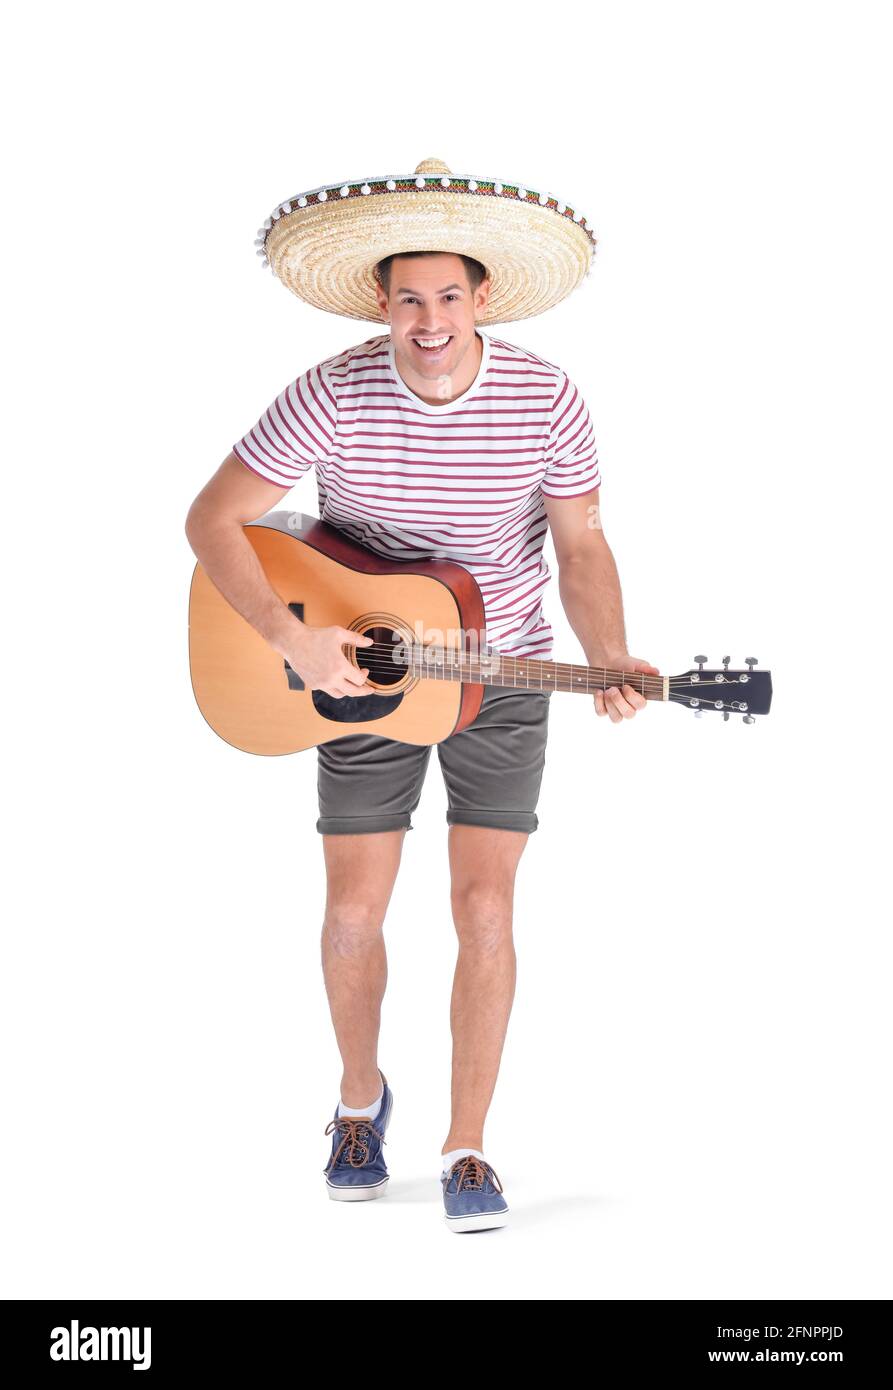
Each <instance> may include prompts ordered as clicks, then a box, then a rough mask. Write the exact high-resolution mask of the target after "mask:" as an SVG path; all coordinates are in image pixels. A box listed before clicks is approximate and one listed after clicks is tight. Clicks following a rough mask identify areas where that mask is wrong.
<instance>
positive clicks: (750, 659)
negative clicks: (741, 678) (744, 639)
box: [744, 656, 758, 671]
mask: <svg viewBox="0 0 893 1390" xmlns="http://www.w3.org/2000/svg"><path fill="white" fill-rule="evenodd" d="M757 661H758V658H757V657H755V656H746V657H745V658H744V664H745V666H749V667H750V669H751V671H752V670H753V668H754V667H755V666H756V664H757Z"/></svg>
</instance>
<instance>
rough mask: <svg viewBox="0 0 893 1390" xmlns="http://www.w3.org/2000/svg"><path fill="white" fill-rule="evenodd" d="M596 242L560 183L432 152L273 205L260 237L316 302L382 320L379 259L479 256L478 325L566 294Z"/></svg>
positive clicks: (538, 310)
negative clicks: (513, 177) (484, 280)
mask: <svg viewBox="0 0 893 1390" xmlns="http://www.w3.org/2000/svg"><path fill="white" fill-rule="evenodd" d="M595 244H596V243H595V237H594V236H593V234H592V231H591V230H590V227H589V223H588V222H587V220H586V218H585V217H584V216H583V215H582V213H581V212H580V211H579V209H578V208H576V207H572V206H571V205H570V204H568V203H566V202H563V201H562V200H561V199H560V198H557V197H555V196H554V195H553V194H551V193H543V192H539V191H537V190H536V189H532V188H528V187H526V186H525V185H524V184H518V183H509V182H507V181H504V180H500V179H484V178H467V177H464V176H463V177H461V178H460V177H457V176H455V175H453V174H452V173H451V171H450V170H449V169H448V168H447V166H446V165H445V164H444V163H443V162H442V161H441V160H439V159H423V160H422V162H421V164H419V165H418V166H417V168H416V170H415V172H414V173H413V174H408V175H406V174H403V175H400V174H392V175H385V176H384V177H382V178H368V179H357V180H349V181H348V182H347V183H340V184H338V183H336V184H331V185H325V186H324V187H322V188H314V189H310V190H308V191H307V192H306V193H298V194H295V196H294V197H292V198H287V199H286V200H285V202H284V203H280V204H279V205H278V206H277V207H276V208H275V209H274V210H273V212H272V213H271V215H270V216H269V217H268V218H267V219H266V221H265V222H264V224H263V226H262V227H261V228H260V229H259V231H258V235H257V241H256V243H255V245H256V246H257V248H258V251H257V254H258V256H260V257H261V258H262V264H263V265H264V267H267V266H268V267H269V268H270V269H271V270H272V272H273V274H274V275H276V276H278V278H279V279H280V280H281V281H282V283H283V284H284V285H285V286H286V287H287V288H288V289H290V290H291V291H292V293H293V294H296V295H298V296H299V298H301V299H303V300H306V302H307V303H308V304H313V305H315V307H316V308H318V309H326V310H328V311H329V312H330V313H333V314H342V315H343V316H344V317H345V318H350V319H371V320H374V321H375V322H376V323H381V322H382V318H381V314H380V313H379V309H378V301H377V299H376V295H375V287H376V284H377V280H376V277H375V274H374V267H375V265H376V264H377V262H378V261H380V260H382V259H383V258H384V257H385V256H389V255H392V254H395V253H397V252H407V251H447V252H452V253H454V254H456V255H465V256H472V257H474V259H475V260H476V261H480V262H481V263H482V264H483V265H484V267H485V268H486V271H487V274H488V276H489V278H490V281H491V288H490V296H489V301H488V304H487V308H486V311H485V312H484V313H483V314H481V316H480V318H479V319H478V320H477V322H479V323H481V324H488V323H508V322H510V321H512V320H514V319H526V318H531V317H532V316H533V315H534V314H542V313H545V311H546V310H547V309H551V308H552V306H553V305H554V304H559V303H560V302H561V300H562V299H564V298H566V296H567V295H569V294H570V293H571V291H572V290H575V289H576V288H577V286H578V285H579V284H581V282H582V280H583V279H584V277H585V276H586V275H588V274H589V272H590V270H591V268H592V261H593V257H594V256H595Z"/></svg>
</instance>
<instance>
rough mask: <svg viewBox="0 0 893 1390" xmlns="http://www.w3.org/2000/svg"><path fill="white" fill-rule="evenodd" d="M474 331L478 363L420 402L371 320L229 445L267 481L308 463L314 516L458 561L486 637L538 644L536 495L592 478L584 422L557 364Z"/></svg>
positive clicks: (569, 493) (389, 547) (543, 651)
mask: <svg viewBox="0 0 893 1390" xmlns="http://www.w3.org/2000/svg"><path fill="white" fill-rule="evenodd" d="M476 332H477V333H478V334H479V335H480V337H481V340H482V343H483V349H482V354H481V362H480V367H479V370H478V374H477V376H476V377H475V379H474V381H473V382H472V383H471V385H470V386H469V387H468V389H467V391H464V392H463V393H462V395H461V396H457V397H456V399H455V400H452V401H449V402H448V403H446V404H443V405H429V404H428V403H427V402H426V401H423V400H422V399H421V397H420V396H417V395H416V394H415V392H413V391H411V390H410V389H409V387H408V386H407V385H406V383H405V382H404V381H403V378H402V377H401V376H400V373H399V372H398V370H397V368H396V365H395V362H394V347H393V343H392V342H391V336H390V334H389V333H381V334H379V335H377V336H376V337H374V338H369V339H367V340H366V342H364V343H358V344H357V345H356V346H354V347H350V348H347V349H346V350H345V351H343V352H339V353H336V354H335V355H334V356H333V357H329V358H326V360H325V361H323V362H320V363H318V364H317V365H316V366H315V367H310V368H308V369H307V371H306V372H304V373H303V375H302V376H299V377H298V378H297V380H296V381H293V382H291V383H290V384H289V385H288V386H286V388H285V389H284V390H283V391H282V392H281V394H280V395H279V396H277V398H276V400H275V401H273V402H272V404H271V405H270V407H269V408H268V409H267V410H266V411H265V412H264V414H263V415H262V416H261V418H260V419H259V420H258V422H257V424H256V425H255V426H254V428H253V429H251V430H250V431H249V432H248V434H246V435H244V436H243V437H242V438H241V439H240V440H239V441H238V443H236V444H234V445H233V452H234V453H235V454H236V456H237V457H238V458H239V459H240V460H241V461H242V463H244V464H246V465H247V467H248V468H250V469H252V471H253V472H255V473H257V474H259V475H260V477H262V478H266V479H267V480H268V481H269V482H271V483H277V484H278V485H279V486H280V487H291V486H292V485H293V484H294V483H295V482H297V480H298V479H299V478H300V477H301V476H302V474H304V473H306V471H307V470H308V468H310V467H311V466H312V465H314V464H315V465H316V479H317V488H318V493H319V515H320V517H321V518H322V519H323V520H324V521H327V522H329V523H331V525H333V526H335V527H337V529H338V530H339V531H343V532H344V533H345V534H346V535H347V536H349V537H350V538H351V539H353V540H355V541H358V542H359V543H360V544H361V545H365V546H367V547H368V548H369V549H370V550H373V551H375V552H376V554H378V555H383V556H386V557H387V558H388V559H392V560H418V559H441V560H453V561H456V562H457V563H458V564H460V565H463V566H464V567H465V568H466V569H467V570H469V571H470V572H471V574H472V575H473V576H474V578H475V579H476V581H477V584H478V587H479V588H480V590H481V593H482V595H483V599H484V613H485V623H486V629H487V641H488V642H489V644H490V646H491V647H493V648H495V649H496V650H497V651H499V652H502V653H504V654H506V655H511V656H538V657H548V656H550V655H551V652H552V629H551V627H550V625H549V622H548V621H547V619H546V617H545V615H544V613H543V610H542V604H541V599H542V595H543V590H544V589H545V587H546V585H547V583H548V582H549V566H548V564H547V563H546V560H545V558H544V556H543V553H542V552H543V541H544V538H545V534H546V531H547V529H548V521H547V517H546V512H545V507H544V504H543V496H542V494H543V493H546V494H548V496H550V497H574V496H576V495H577V494H578V493H585V492H589V491H591V490H592V489H593V488H596V487H598V486H599V483H600V481H601V479H600V476H599V466H598V459H597V457H596V449H595V439H594V435H593V430H592V423H591V420H590V418H589V412H588V410H587V408H586V404H585V402H584V400H583V398H582V396H581V395H580V393H579V391H578V390H577V388H576V387H575V386H574V384H573V382H572V381H571V380H570V379H569V377H568V376H567V374H566V373H565V372H564V371H562V370H561V368H560V367H556V366H555V365H554V364H553V363H551V362H546V361H544V359H543V358H541V357H537V356H536V355H535V354H534V353H532V352H528V351H527V350H526V349H525V348H520V347H515V346H514V345H513V344H512V343H507V342H504V341H503V340H502V339H501V338H495V337H492V336H491V335H490V334H489V333H487V332H485V331H484V330H483V329H482V328H480V327H478V328H477V329H476Z"/></svg>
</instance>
